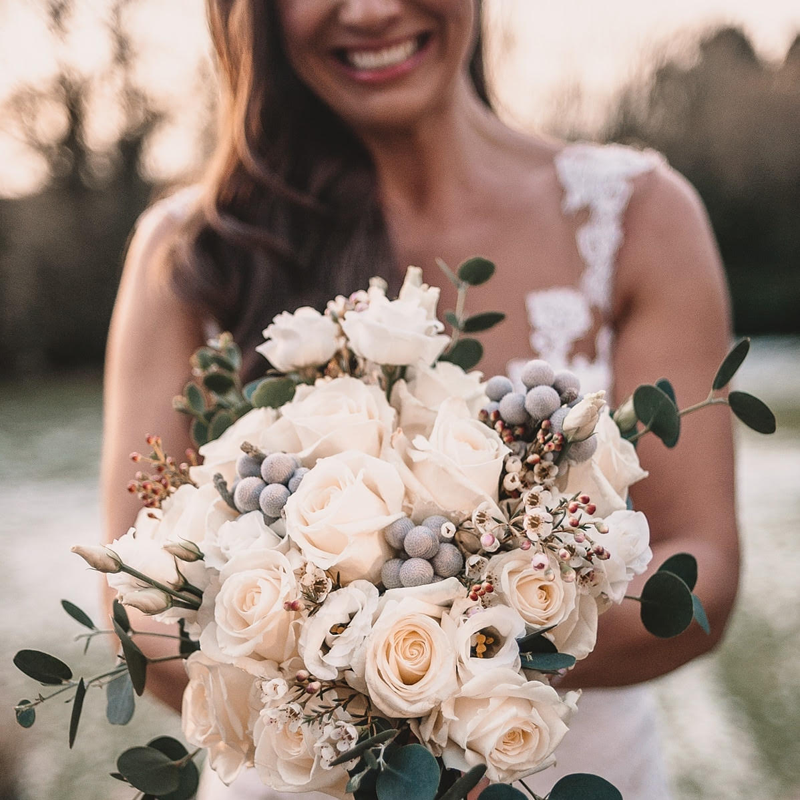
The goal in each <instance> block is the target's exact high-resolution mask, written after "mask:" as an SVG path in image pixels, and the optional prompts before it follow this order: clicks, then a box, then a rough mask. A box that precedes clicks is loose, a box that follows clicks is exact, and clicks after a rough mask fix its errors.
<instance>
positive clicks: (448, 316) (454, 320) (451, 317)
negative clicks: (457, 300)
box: [444, 311, 464, 331]
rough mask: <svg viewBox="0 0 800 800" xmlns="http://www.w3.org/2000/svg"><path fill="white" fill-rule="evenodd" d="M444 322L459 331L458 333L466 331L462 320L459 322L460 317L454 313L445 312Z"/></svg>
mask: <svg viewBox="0 0 800 800" xmlns="http://www.w3.org/2000/svg"><path fill="white" fill-rule="evenodd" d="M444 321H445V322H446V323H447V324H448V325H450V326H451V327H452V328H454V329H455V330H457V331H462V330H464V329H463V328H462V327H461V321H460V320H459V318H458V317H457V316H456V315H455V313H454V312H452V311H445V312H444Z"/></svg>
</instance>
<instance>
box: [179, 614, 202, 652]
mask: <svg viewBox="0 0 800 800" xmlns="http://www.w3.org/2000/svg"><path fill="white" fill-rule="evenodd" d="M178 629H179V630H180V637H181V641H180V646H179V648H178V652H179V653H180V654H181V655H182V656H183V657H184V658H188V657H189V656H190V655H191V654H192V653H195V652H197V651H198V650H199V649H200V642H196V641H195V640H194V639H192V638H190V637H189V634H188V633H186V621H185V620H182V619H181V620H178Z"/></svg>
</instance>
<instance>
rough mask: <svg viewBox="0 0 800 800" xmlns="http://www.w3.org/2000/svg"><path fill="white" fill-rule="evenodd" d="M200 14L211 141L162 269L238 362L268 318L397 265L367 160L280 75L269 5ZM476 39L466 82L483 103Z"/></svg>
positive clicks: (281, 56)
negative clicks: (214, 63) (228, 342)
mask: <svg viewBox="0 0 800 800" xmlns="http://www.w3.org/2000/svg"><path fill="white" fill-rule="evenodd" d="M207 10H208V19H209V25H210V28H211V35H212V39H213V43H214V48H215V50H216V55H217V60H218V65H219V70H220V73H221V75H220V77H221V81H222V87H223V107H222V109H221V111H222V113H221V123H220V136H219V143H218V146H217V150H216V153H215V155H214V157H213V159H212V162H211V164H210V165H209V169H208V172H207V175H206V181H205V189H206V191H205V201H204V203H203V204H202V207H201V208H200V209H199V210H198V212H197V213H196V214H195V216H194V218H193V219H191V220H189V221H188V223H187V225H186V226H185V228H184V229H183V230H182V231H181V233H180V236H179V238H178V240H177V242H176V243H175V247H174V248H173V252H172V259H171V266H172V269H173V283H174V286H175V287H176V290H177V291H178V293H179V295H180V297H181V298H182V299H183V300H184V301H186V302H187V303H189V304H190V305H191V306H192V307H194V308H198V309H200V310H201V312H202V313H204V314H206V315H208V316H210V317H211V318H212V319H215V320H216V321H217V322H218V323H219V325H220V326H221V327H222V328H223V329H225V330H230V331H232V333H233V334H234V337H235V338H236V340H237V342H239V344H240V345H241V347H242V350H243V352H244V353H245V357H246V359H247V355H248V354H253V353H254V350H253V348H254V347H255V345H256V344H258V343H259V342H260V340H261V330H262V329H263V328H264V327H266V325H268V324H269V322H270V321H271V319H272V317H273V316H274V315H275V314H276V313H278V312H279V311H281V310H284V309H289V310H293V309H294V308H297V307H298V306H301V305H310V306H314V307H317V308H319V307H320V306H321V305H322V304H323V303H324V302H325V301H326V300H327V299H330V298H332V297H333V296H335V295H336V294H349V293H350V292H352V291H354V290H355V289H358V288H363V287H365V286H366V284H367V281H368V280H369V278H370V277H371V276H373V275H382V276H383V277H385V278H386V279H387V280H389V281H390V283H393V281H392V278H393V277H394V276H395V273H396V270H397V265H396V264H395V262H394V258H393V254H392V247H391V244H390V242H389V237H388V233H387V229H386V224H385V221H384V218H383V214H382V211H381V207H380V203H379V198H378V193H377V182H376V177H375V170H374V167H373V164H372V160H371V158H370V156H369V154H368V153H367V151H366V149H365V148H364V146H363V145H362V144H361V142H360V141H359V140H358V138H357V137H356V136H355V134H354V133H353V132H352V131H351V130H350V129H349V128H348V127H347V125H345V123H344V122H343V121H342V120H341V119H340V118H339V117H337V116H336V114H334V112H333V111H331V109H330V108H328V106H326V105H325V104H324V103H323V102H322V101H321V100H320V99H319V98H317V97H316V95H314V94H313V93H312V92H311V90H310V89H309V88H308V87H307V86H306V85H305V84H304V83H302V81H301V80H300V79H299V78H298V77H297V75H296V74H295V72H294V70H293V69H292V67H291V66H290V64H289V61H288V59H287V57H286V54H285V52H284V47H283V43H282V40H281V33H280V30H279V20H278V15H277V12H276V9H275V3H274V0H207ZM477 37H478V41H477V45H476V47H475V51H474V54H473V56H472V59H471V62H470V75H471V77H472V82H473V84H474V86H475V90H476V91H477V93H478V95H479V96H480V97H481V99H482V100H483V101H484V102H486V103H487V104H489V99H488V94H487V90H486V81H485V78H484V69H483V53H482V44H481V36H480V28H479V30H478V34H477ZM262 363H263V362H262ZM255 368H257V364H256V359H255V358H253V359H251V360H246V362H245V371H246V372H247V373H250V372H252V371H253V370H254V369H255ZM248 377H250V375H249V374H248Z"/></svg>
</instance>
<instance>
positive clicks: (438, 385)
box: [392, 361, 488, 439]
mask: <svg viewBox="0 0 800 800" xmlns="http://www.w3.org/2000/svg"><path fill="white" fill-rule="evenodd" d="M482 377H483V373H481V372H477V371H474V372H464V370H463V369H461V367H458V366H456V365H455V364H451V363H450V362H448V361H437V362H436V364H435V365H434V366H433V367H429V366H427V365H425V364H418V365H417V366H416V367H412V368H410V369H409V370H408V373H407V375H406V379H405V380H402V381H398V382H397V383H396V384H395V386H394V390H393V392H392V404H393V405H394V406H395V408H397V409H398V412H399V422H398V424H399V427H400V428H402V430H403V433H405V434H406V436H408V438H409V439H413V438H414V437H415V436H418V435H421V436H428V435H429V434H430V432H431V429H432V428H433V425H434V422H435V421H436V413H437V412H438V410H439V408H440V407H441V405H442V403H443V402H444V401H445V400H447V399H448V398H449V397H460V398H461V399H462V400H464V402H465V403H466V404H467V408H468V410H469V413H470V415H471V416H472V417H473V418H477V416H478V412H479V411H480V410H481V408H482V407H483V406H484V405H486V403H487V402H488V398H487V397H486V394H485V393H484V391H483V383H481V378H482Z"/></svg>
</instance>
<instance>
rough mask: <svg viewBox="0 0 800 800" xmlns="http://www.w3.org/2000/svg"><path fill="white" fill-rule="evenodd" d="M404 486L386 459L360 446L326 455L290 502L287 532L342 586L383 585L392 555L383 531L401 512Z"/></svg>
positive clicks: (307, 554)
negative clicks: (361, 581)
mask: <svg viewBox="0 0 800 800" xmlns="http://www.w3.org/2000/svg"><path fill="white" fill-rule="evenodd" d="M403 495H404V486H403V482H402V480H401V479H400V476H399V475H398V473H397V470H396V469H395V468H394V467H393V466H392V465H391V464H389V463H387V462H386V461H381V460H379V459H377V458H373V457H372V456H368V455H365V454H364V453H360V452H358V451H355V450H350V451H347V452H345V453H340V454H339V455H336V456H331V457H330V458H323V459H321V460H320V461H318V462H317V465H316V466H315V467H314V468H313V469H312V470H311V471H310V472H308V473H306V476H305V477H304V478H303V481H302V483H301V484H300V488H299V489H298V490H297V491H296V492H295V493H294V494H293V495H292V496H291V497H290V498H289V501H288V502H287V503H286V508H285V512H286V531H287V535H288V536H289V538H290V539H291V540H292V541H293V542H294V543H295V544H296V545H297V547H299V548H300V550H301V551H302V553H303V555H304V556H305V557H306V558H307V559H308V560H309V561H310V562H311V563H312V564H315V565H316V566H318V567H320V568H321V569H326V570H327V569H329V570H331V571H333V572H338V573H339V575H340V578H341V581H342V583H343V584H347V583H350V582H351V581H354V580H356V579H357V578H363V579H365V580H368V581H370V582H371V583H378V582H379V580H380V572H381V567H382V566H383V564H384V563H385V562H386V561H387V560H388V559H389V558H391V557H392V555H391V550H390V548H389V545H388V544H387V543H386V540H385V539H384V537H383V533H382V531H383V529H384V528H385V527H386V526H387V525H389V524H390V523H392V522H394V521H395V520H396V519H399V517H400V516H402V506H403Z"/></svg>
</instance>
